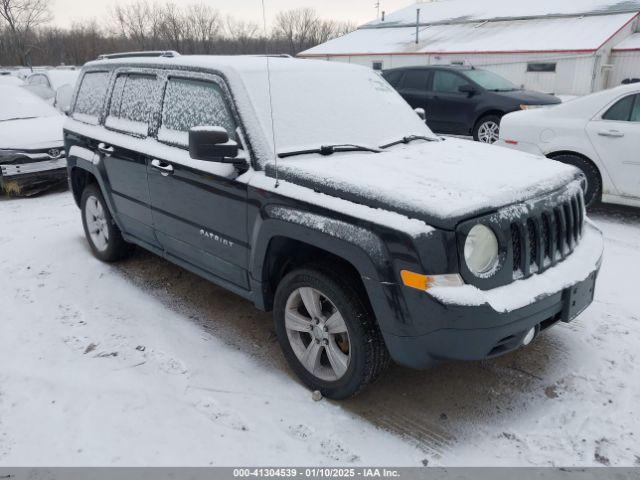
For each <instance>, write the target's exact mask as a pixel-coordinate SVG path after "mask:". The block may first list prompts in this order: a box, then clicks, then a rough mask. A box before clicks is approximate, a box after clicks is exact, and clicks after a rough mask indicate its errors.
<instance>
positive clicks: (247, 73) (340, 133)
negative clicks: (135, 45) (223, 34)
mask: <svg viewBox="0 0 640 480" xmlns="http://www.w3.org/2000/svg"><path fill="white" fill-rule="evenodd" d="M268 60H269V67H270V74H267V58H266V57H257V56H256V57H254V56H236V57H230V56H200V55H195V56H190V55H184V56H177V57H172V58H161V57H155V58H149V57H144V58H142V57H137V58H122V59H109V60H99V61H95V62H91V63H89V64H87V68H98V69H99V68H101V67H104V66H106V65H109V66H114V67H119V66H124V65H143V66H162V67H163V68H172V69H174V68H175V69H180V68H199V69H211V70H213V71H216V72H220V73H221V74H222V75H224V76H225V77H226V79H227V82H228V84H229V86H230V87H231V90H232V92H233V93H234V99H235V105H236V107H237V109H238V112H239V114H240V116H241V118H242V120H243V123H244V124H245V126H246V127H247V128H246V130H247V133H248V135H249V136H250V137H251V138H250V139H251V143H252V145H253V147H254V148H256V149H257V152H258V157H259V158H264V159H269V158H272V157H273V151H274V145H273V143H274V140H275V148H276V149H277V151H278V152H279V153H285V152H290V151H294V150H303V149H309V148H318V147H320V146H321V145H332V144H344V143H356V144H359V145H366V146H372V147H377V146H379V145H382V144H385V143H390V142H392V141H395V140H397V139H400V138H403V137H404V136H407V135H421V136H432V135H433V134H432V132H431V131H430V130H429V129H428V128H427V126H426V124H425V123H424V122H423V121H421V120H420V118H419V117H418V116H417V115H416V114H415V112H414V111H413V110H412V109H411V108H410V107H409V106H408V105H407V103H406V102H405V101H404V100H403V99H402V97H401V96H400V95H399V94H398V92H397V91H396V90H394V89H393V88H392V87H391V86H390V85H389V84H388V83H387V82H385V81H384V80H383V79H381V77H380V76H379V75H378V74H377V73H375V72H373V71H372V70H371V69H369V68H366V67H362V66H358V65H350V64H341V63H331V62H321V61H314V60H301V59H295V58H269V59H268ZM270 96H271V100H270V98H269V97H270ZM272 108H273V119H272V115H271V109H272ZM389 118H393V119H394V121H393V122H389ZM272 126H273V127H275V135H274V134H273V130H274V128H272ZM274 137H275V138H274Z"/></svg>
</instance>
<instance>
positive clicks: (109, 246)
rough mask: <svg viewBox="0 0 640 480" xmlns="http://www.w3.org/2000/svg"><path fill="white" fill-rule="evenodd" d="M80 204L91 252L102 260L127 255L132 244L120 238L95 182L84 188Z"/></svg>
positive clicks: (112, 260) (106, 260)
mask: <svg viewBox="0 0 640 480" xmlns="http://www.w3.org/2000/svg"><path fill="white" fill-rule="evenodd" d="M80 205H81V209H82V225H83V227H84V233H85V236H86V237H87V241H88V242H89V246H90V247H91V251H92V252H93V254H94V255H95V256H96V257H97V258H99V259H100V260H102V261H103V262H115V261H116V260H119V259H121V258H124V257H125V256H127V255H128V254H129V253H130V252H131V250H132V245H131V244H129V243H127V242H125V241H124V239H123V238H122V234H121V233H120V229H119V228H118V226H117V225H116V224H115V222H114V221H113V218H112V217H111V213H110V212H109V208H108V207H107V204H106V202H105V201H104V197H103V196H102V192H100V189H99V188H98V187H97V186H96V185H95V184H90V185H88V186H87V187H86V188H85V189H84V191H83V192H82V199H81V203H80Z"/></svg>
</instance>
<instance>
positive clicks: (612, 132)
mask: <svg viewBox="0 0 640 480" xmlns="http://www.w3.org/2000/svg"><path fill="white" fill-rule="evenodd" d="M598 135H600V136H601V137H613V138H621V137H624V133H622V132H621V131H619V130H602V131H600V132H598Z"/></svg>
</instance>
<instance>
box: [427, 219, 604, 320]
mask: <svg viewBox="0 0 640 480" xmlns="http://www.w3.org/2000/svg"><path fill="white" fill-rule="evenodd" d="M603 250H604V240H603V238H602V233H601V232H600V230H599V229H598V228H597V227H596V226H595V225H593V224H592V223H591V222H587V223H586V224H585V231H584V235H583V238H582V241H581V242H580V244H579V245H578V246H577V247H576V249H575V251H574V252H573V253H572V254H571V255H570V256H569V257H567V258H566V259H565V260H564V261H563V262H561V263H559V264H557V265H556V266H555V267H553V268H550V269H549V270H546V271H545V272H543V273H541V274H536V275H533V276H532V277H530V278H527V279H525V280H518V281H515V282H513V283H511V284H509V285H505V286H503V287H498V288H494V289H492V290H480V289H479V288H477V287H474V286H472V285H464V286H461V287H435V288H432V289H430V290H429V294H430V295H431V296H433V297H434V298H435V299H437V300H438V301H440V302H442V303H444V304H447V305H458V306H480V305H485V304H486V305H489V306H490V307H491V308H493V309H494V310H495V311H497V312H500V313H507V312H512V311H514V310H517V309H519V308H523V307H526V306H528V305H530V304H532V303H534V302H535V301H536V300H539V299H541V298H544V297H547V296H549V295H553V294H555V293H558V292H560V291H562V290H564V289H566V288H569V287H571V286H573V285H576V284H577V283H580V282H582V281H583V280H586V279H587V278H588V277H589V275H591V274H592V273H593V272H594V271H595V270H597V269H598V268H599V267H600V263H601V262H602V253H603Z"/></svg>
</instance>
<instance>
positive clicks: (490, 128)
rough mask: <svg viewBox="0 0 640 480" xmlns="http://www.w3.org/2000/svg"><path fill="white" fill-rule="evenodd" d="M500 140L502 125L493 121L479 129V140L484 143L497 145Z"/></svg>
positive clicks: (485, 123)
mask: <svg viewBox="0 0 640 480" xmlns="http://www.w3.org/2000/svg"><path fill="white" fill-rule="evenodd" d="M499 138H500V125H498V124H497V123H496V122H493V121H491V120H489V121H487V122H484V123H483V124H482V125H480V128H478V140H479V141H480V142H482V143H496V142H497V141H498V139H499Z"/></svg>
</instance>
